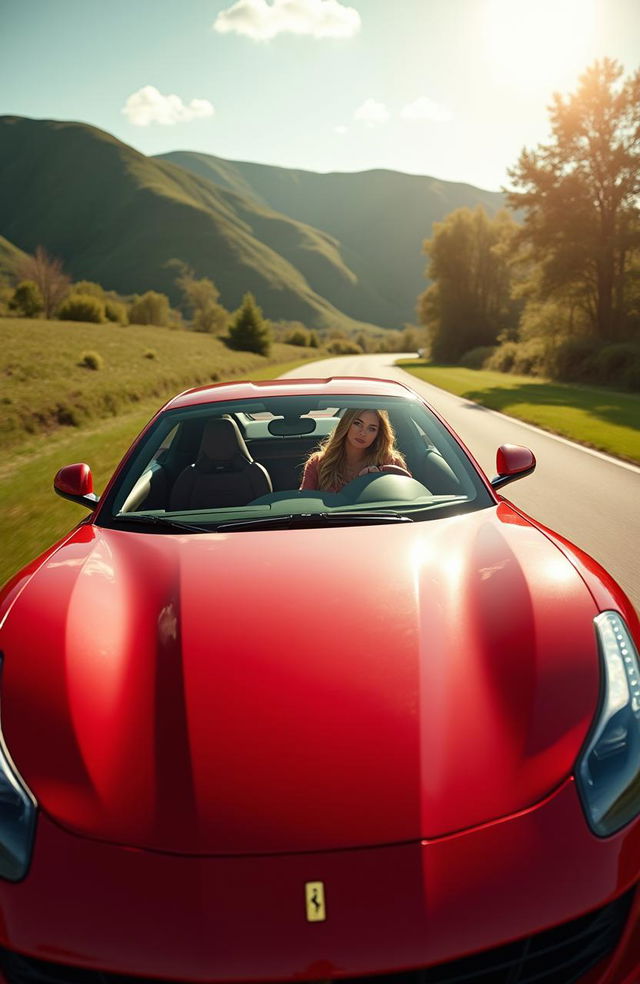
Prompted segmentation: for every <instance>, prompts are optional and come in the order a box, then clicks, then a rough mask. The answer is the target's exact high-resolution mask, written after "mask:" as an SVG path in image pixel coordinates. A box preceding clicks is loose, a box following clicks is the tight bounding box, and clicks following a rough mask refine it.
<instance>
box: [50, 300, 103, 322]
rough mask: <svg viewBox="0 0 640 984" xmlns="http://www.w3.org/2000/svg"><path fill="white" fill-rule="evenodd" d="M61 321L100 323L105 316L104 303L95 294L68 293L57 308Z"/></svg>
mask: <svg viewBox="0 0 640 984" xmlns="http://www.w3.org/2000/svg"><path fill="white" fill-rule="evenodd" d="M58 317H59V318H60V319H61V320H62V321H89V322H93V323H94V324H98V325H99V324H102V322H103V321H105V320H106V318H105V305H104V301H103V300H101V298H99V297H96V295H95V294H69V295H68V296H67V297H66V298H65V300H64V301H63V302H62V304H61V305H60V307H59V308H58Z"/></svg>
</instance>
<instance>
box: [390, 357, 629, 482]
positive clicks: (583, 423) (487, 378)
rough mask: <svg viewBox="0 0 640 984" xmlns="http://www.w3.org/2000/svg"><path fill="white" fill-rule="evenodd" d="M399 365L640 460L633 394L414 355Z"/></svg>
mask: <svg viewBox="0 0 640 984" xmlns="http://www.w3.org/2000/svg"><path fill="white" fill-rule="evenodd" d="M398 365H399V366H401V367H402V368H403V369H405V370H406V371H407V372H410V373H413V375H414V376H417V377H418V378H419V379H423V380H424V381H425V382H427V383H431V384H432V385H433V386H439V387H440V388H441V389H444V390H447V391H448V392H449V393H455V394H456V395H457V396H462V397H464V398H465V399H467V400H473V401H474V403H480V404H481V405H482V406H484V407H491V409H492V410H499V411H500V412H501V413H505V414H508V415H509V416H510V417H517V418H518V419H519V420H525V421H527V422H528V423H530V424H535V425H536V426H537V427H542V428H543V429H544V430H548V431H552V432H553V433H554V434H560V435H562V436H563V437H568V438H569V439H570V440H572V441H577V442H578V443H579V444H585V445H587V446H588V447H591V448H596V449H597V450H599V451H605V452H606V453H607V454H611V455H615V456H616V457H618V458H623V459H625V460H627V461H632V462H635V463H636V464H640V396H638V395H636V394H635V393H620V392H617V391H615V390H609V389H604V388H603V387H599V386H577V385H573V384H570V383H553V382H549V381H548V380H543V379H536V378H535V377H532V376H512V375H511V374H509V373H503V372H487V371H485V370H481V369H462V368H460V367H459V366H441V365H429V364H428V363H426V362H423V361H420V360H413V359H412V360H408V359H407V360H401V361H400V362H398Z"/></svg>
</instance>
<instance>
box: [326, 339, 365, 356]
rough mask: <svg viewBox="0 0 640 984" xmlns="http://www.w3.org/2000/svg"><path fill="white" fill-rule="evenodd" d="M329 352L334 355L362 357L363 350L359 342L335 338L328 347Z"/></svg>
mask: <svg viewBox="0 0 640 984" xmlns="http://www.w3.org/2000/svg"><path fill="white" fill-rule="evenodd" d="M327 352H331V354H332V355H362V349H361V348H360V346H359V345H358V343H357V342H352V341H350V339H348V338H334V339H333V341H332V342H329V344H328V345H327Z"/></svg>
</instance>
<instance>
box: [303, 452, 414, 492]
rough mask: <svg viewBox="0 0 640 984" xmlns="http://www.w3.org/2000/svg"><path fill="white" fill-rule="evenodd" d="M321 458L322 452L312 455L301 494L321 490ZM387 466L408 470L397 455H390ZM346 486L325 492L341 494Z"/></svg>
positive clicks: (306, 467)
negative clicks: (319, 472) (319, 473)
mask: <svg viewBox="0 0 640 984" xmlns="http://www.w3.org/2000/svg"><path fill="white" fill-rule="evenodd" d="M320 457H321V455H320V452H316V453H315V454H312V455H311V457H310V458H309V459H308V460H307V463H306V465H305V466H304V474H303V476H302V484H301V485H300V491H301V492H305V491H306V492H312V491H318V490H319V488H320V484H319V476H318V470H319V466H320ZM386 465H394V466H395V467H396V468H403V469H405V470H406V466H405V464H404V462H403V461H402V459H401V458H399V457H398V456H397V455H395V454H392V455H390V457H389V460H388V461H386V462H385V464H384V465H383V466H382V467H383V468H384V467H385V466H386ZM365 467H366V466H365ZM346 484H347V483H346V482H340V484H339V485H333V486H331V488H329V489H323V491H324V492H340V491H341V490H342V489H343V488H344V487H345V485H346Z"/></svg>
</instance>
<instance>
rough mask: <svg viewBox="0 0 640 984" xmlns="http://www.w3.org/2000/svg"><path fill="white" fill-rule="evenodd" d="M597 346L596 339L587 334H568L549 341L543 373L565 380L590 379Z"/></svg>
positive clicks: (592, 373)
mask: <svg viewBox="0 0 640 984" xmlns="http://www.w3.org/2000/svg"><path fill="white" fill-rule="evenodd" d="M598 348H599V343H598V341H597V339H596V338H593V337H591V336H588V335H573V336H571V335H570V336H569V337H568V338H560V339H559V340H558V341H556V342H551V343H550V344H549V345H548V346H547V350H546V354H545V375H547V376H550V377H551V378H552V379H563V380H566V381H567V382H577V381H584V380H585V379H592V378H593V375H594V358H595V356H596V354H597V352H598Z"/></svg>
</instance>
